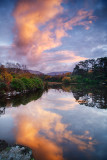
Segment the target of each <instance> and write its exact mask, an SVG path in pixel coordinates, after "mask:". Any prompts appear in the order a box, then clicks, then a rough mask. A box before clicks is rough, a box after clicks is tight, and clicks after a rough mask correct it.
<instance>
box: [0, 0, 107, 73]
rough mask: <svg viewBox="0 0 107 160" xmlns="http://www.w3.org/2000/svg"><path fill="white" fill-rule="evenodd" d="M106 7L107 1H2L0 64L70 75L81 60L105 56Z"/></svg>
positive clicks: (106, 52) (106, 43)
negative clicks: (23, 66) (62, 72)
mask: <svg viewBox="0 0 107 160" xmlns="http://www.w3.org/2000/svg"><path fill="white" fill-rule="evenodd" d="M106 4H107V1H106V0H99V1H98V0H95V1H93V0H81V1H75V0H12V1H11V3H10V1H9V0H1V1H0V35H1V36H0V58H1V59H0V61H1V62H6V61H10V62H11V61H14V62H19V63H24V64H27V65H28V67H30V68H31V69H36V70H40V71H44V72H48V71H51V70H52V69H53V70H54V71H55V70H56V69H57V68H58V70H59V71H60V70H70V71H71V68H72V66H73V65H74V64H75V62H78V61H79V60H84V59H85V58H98V57H101V56H102V57H103V56H106V55H107V48H106V47H104V46H106V45H107V29H106V28H107V23H106V21H107V7H106V6H107V5H106ZM8 46H9V47H8ZM99 46H102V47H99ZM67 52H68V53H69V56H67V54H66V53H67Z"/></svg>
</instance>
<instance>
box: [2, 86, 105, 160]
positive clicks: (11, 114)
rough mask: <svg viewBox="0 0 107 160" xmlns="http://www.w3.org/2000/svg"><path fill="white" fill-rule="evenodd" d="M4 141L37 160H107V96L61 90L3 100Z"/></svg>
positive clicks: (97, 91)
mask: <svg viewBox="0 0 107 160" xmlns="http://www.w3.org/2000/svg"><path fill="white" fill-rule="evenodd" d="M0 106H1V108H0V139H4V140H6V141H7V142H8V143H10V144H14V143H17V144H22V145H25V146H28V147H30V148H32V150H33V154H34V156H35V159H37V160H88V159H89V160H107V96H106V91H104V90H98V89H92V90H90V89H88V90H87V89H86V90H81V89H76V88H73V89H72V87H69V86H68V87H61V88H60V87H59V88H58V89H52V88H51V89H49V90H48V91H47V92H44V93H43V94H42V93H41V92H40V93H39V92H38V93H33V94H29V95H23V96H17V97H15V98H13V99H7V100H3V99H1V101H0Z"/></svg>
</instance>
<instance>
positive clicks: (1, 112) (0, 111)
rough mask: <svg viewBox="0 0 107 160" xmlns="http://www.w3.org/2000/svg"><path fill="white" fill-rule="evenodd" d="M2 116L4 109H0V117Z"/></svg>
mask: <svg viewBox="0 0 107 160" xmlns="http://www.w3.org/2000/svg"><path fill="white" fill-rule="evenodd" d="M3 114H5V107H3V108H0V116H1V115H3Z"/></svg>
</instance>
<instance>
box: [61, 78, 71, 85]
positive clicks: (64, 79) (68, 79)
mask: <svg viewBox="0 0 107 160" xmlns="http://www.w3.org/2000/svg"><path fill="white" fill-rule="evenodd" d="M62 82H63V83H65V84H68V83H71V78H70V77H64V78H63V79H62Z"/></svg>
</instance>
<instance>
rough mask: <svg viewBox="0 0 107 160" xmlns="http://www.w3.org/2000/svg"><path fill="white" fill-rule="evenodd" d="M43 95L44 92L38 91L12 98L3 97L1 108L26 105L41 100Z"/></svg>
mask: <svg viewBox="0 0 107 160" xmlns="http://www.w3.org/2000/svg"><path fill="white" fill-rule="evenodd" d="M42 93H43V91H41V90H38V91H37V92H31V93H24V94H19V95H16V96H14V97H10V98H6V97H2V98H1V100H0V107H10V106H12V107H18V106H19V105H21V104H23V105H26V104H27V103H29V102H31V101H33V100H37V99H38V98H40V97H41V96H42Z"/></svg>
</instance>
